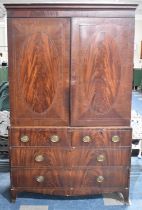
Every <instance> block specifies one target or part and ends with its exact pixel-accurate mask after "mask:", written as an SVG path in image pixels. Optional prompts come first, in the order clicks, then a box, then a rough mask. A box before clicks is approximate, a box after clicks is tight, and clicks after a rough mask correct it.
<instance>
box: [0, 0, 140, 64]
mask: <svg viewBox="0 0 142 210" xmlns="http://www.w3.org/2000/svg"><path fill="white" fill-rule="evenodd" d="M0 2H1V3H38V2H40V3H42V2H43V3H44V2H45V3H49V2H50V3H51V2H52V3H53V2H54V3H56V2H66V3H69V2H76V3H77V2H83V3H85V1H83V0H62V1H61V0H52V1H48V0H40V1H39V0H0ZM87 2H88V1H87ZM89 2H92V3H141V2H142V0H133V1H132V0H123V1H122V0H98V1H97V0H96V1H95V0H89ZM139 8H140V10H139V15H138V18H137V14H136V21H135V44H134V67H135V68H141V67H142V61H141V60H140V44H141V40H142V10H141V9H142V6H141V7H139ZM4 46H5V47H4ZM0 52H2V53H3V55H4V59H5V60H7V26H6V18H0Z"/></svg>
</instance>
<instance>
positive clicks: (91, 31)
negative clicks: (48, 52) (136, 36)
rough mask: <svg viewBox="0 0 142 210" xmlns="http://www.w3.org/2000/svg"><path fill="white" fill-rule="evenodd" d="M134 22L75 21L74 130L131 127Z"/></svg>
mask: <svg viewBox="0 0 142 210" xmlns="http://www.w3.org/2000/svg"><path fill="white" fill-rule="evenodd" d="M132 21H133V20H132V19H131V18H126V19H125V20H122V19H121V18H111V19H109V18H105V19H104V18H74V19H73V25H72V32H73V34H72V71H71V110H72V116H71V117H72V118H71V124H72V125H73V126H76V125H78V126H101V125H103V126H104V125H107V126H109V125H129V123H130V110H131V107H130V104H131V103H130V102H131V85H132V84H131V79H132V78H131V77H132V63H133V58H132V54H133V53H132V51H133V27H132V25H133V24H132Z"/></svg>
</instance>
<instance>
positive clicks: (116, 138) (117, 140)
mask: <svg viewBox="0 0 142 210" xmlns="http://www.w3.org/2000/svg"><path fill="white" fill-rule="evenodd" d="M119 141H120V137H119V136H117V135H116V136H113V137H112V142H114V143H117V142H119Z"/></svg>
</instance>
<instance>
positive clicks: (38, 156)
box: [35, 155, 44, 162]
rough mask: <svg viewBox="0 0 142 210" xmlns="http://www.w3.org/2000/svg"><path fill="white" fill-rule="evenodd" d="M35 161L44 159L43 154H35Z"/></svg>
mask: <svg viewBox="0 0 142 210" xmlns="http://www.w3.org/2000/svg"><path fill="white" fill-rule="evenodd" d="M35 161H36V162H42V161H44V156H43V155H37V156H36V157H35Z"/></svg>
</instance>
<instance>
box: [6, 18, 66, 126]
mask: <svg viewBox="0 0 142 210" xmlns="http://www.w3.org/2000/svg"><path fill="white" fill-rule="evenodd" d="M9 25H10V29H11V30H12V31H13V32H12V34H13V36H12V37H11V36H10V40H9V48H10V83H11V90H10V91H11V95H12V97H11V110H12V113H11V116H12V123H13V124H14V125H68V121H69V120H68V118H69V117H68V113H69V110H68V107H69V105H68V101H69V99H68V96H69V92H68V91H69V49H70V20H69V19H67V18H46V19H44V18H35V19H32V18H31V19H24V18H20V19H17V18H15V19H12V20H9ZM11 50H12V51H11Z"/></svg>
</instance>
